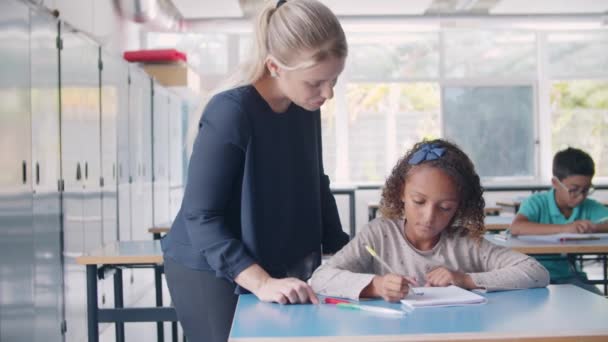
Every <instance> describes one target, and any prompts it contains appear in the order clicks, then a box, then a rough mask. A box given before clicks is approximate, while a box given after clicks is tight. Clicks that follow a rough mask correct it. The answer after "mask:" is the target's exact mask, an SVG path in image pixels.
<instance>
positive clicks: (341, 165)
mask: <svg viewBox="0 0 608 342" xmlns="http://www.w3.org/2000/svg"><path fill="white" fill-rule="evenodd" d="M338 93H339V92H337V94H338ZM335 102H337V101H332V102H331V104H328V105H327V106H326V107H324V108H323V109H322V113H323V114H322V115H323V117H324V118H326V119H324V120H323V134H324V135H323V137H324V141H323V148H324V150H323V151H324V158H325V159H324V160H325V162H324V163H325V170H326V172H327V173H328V174H330V175H336V176H337V180H338V181H339V182H382V181H384V178H385V177H386V175H387V174H388V173H389V172H390V169H391V168H392V167H393V165H394V164H395V162H396V161H397V159H398V158H400V157H401V156H403V155H404V154H405V152H406V151H407V150H408V149H409V148H411V147H412V145H413V144H414V143H415V142H416V141H418V140H420V139H422V138H436V137H438V136H439V133H440V127H439V86H438V85H437V84H436V83H350V84H348V85H347V86H346V113H348V114H347V120H346V122H347V123H346V129H347V133H346V134H347V141H346V145H347V146H346V148H345V151H346V152H347V157H346V158H344V156H343V155H341V153H336V152H335V151H338V150H339V147H338V146H333V145H332V144H336V141H337V140H336V139H335V138H332V136H334V134H333V132H335V131H336V129H335V128H337V129H339V128H340V127H337V126H336V127H335V128H334V126H333V125H334V123H339V120H334V119H335V118H334V113H336V106H335ZM328 132H329V133H328ZM343 151H344V150H343ZM340 158H341V159H340ZM336 170H344V171H342V172H339V171H338V172H336Z"/></svg>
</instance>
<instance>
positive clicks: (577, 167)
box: [553, 147, 595, 180]
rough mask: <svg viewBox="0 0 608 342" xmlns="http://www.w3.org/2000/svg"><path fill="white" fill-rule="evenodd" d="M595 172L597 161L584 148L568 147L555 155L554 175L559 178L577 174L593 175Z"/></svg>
mask: <svg viewBox="0 0 608 342" xmlns="http://www.w3.org/2000/svg"><path fill="white" fill-rule="evenodd" d="M594 174H595V163H594V162H593V159H591V156H589V154H587V152H585V151H583V150H579V149H578V148H572V147H568V148H567V149H565V150H561V151H559V152H557V153H556V154H555V156H554V157H553V176H554V177H556V178H557V179H559V180H562V179H564V178H566V177H570V176H575V175H578V176H589V177H593V175H594Z"/></svg>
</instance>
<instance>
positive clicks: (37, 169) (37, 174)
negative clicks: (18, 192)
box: [36, 162, 40, 185]
mask: <svg viewBox="0 0 608 342" xmlns="http://www.w3.org/2000/svg"><path fill="white" fill-rule="evenodd" d="M38 184H40V164H39V163H38V162H36V185H38Z"/></svg>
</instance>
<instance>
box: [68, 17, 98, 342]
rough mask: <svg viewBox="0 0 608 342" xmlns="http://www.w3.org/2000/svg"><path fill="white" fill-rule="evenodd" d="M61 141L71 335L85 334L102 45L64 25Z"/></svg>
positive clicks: (94, 241)
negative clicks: (82, 261) (83, 258)
mask: <svg viewBox="0 0 608 342" xmlns="http://www.w3.org/2000/svg"><path fill="white" fill-rule="evenodd" d="M61 38H62V41H63V49H62V50H61V141H62V143H61V146H62V154H61V155H62V172H63V174H62V177H63V179H64V183H65V191H64V194H63V230H64V234H63V242H64V256H65V258H64V278H65V284H64V293H65V316H66V321H67V325H68V330H67V335H66V340H67V341H73V340H79V339H81V338H84V336H86V334H85V333H86V312H85V310H86V296H83V289H85V288H86V287H85V272H84V271H85V269H84V267H83V266H81V265H77V264H76V262H75V258H76V257H77V256H79V255H81V254H82V253H83V252H85V251H86V250H89V249H94V248H96V247H98V246H99V245H100V244H101V195H100V187H99V174H100V170H99V169H100V152H99V149H100V145H99V144H100V135H99V130H100V126H99V125H100V123H99V115H100V113H99V69H98V47H97V46H96V45H95V44H93V43H92V42H91V41H89V40H88V39H86V38H84V37H83V36H82V35H80V34H78V33H77V32H74V31H72V30H71V29H70V28H69V27H68V26H67V25H64V24H62V26H61Z"/></svg>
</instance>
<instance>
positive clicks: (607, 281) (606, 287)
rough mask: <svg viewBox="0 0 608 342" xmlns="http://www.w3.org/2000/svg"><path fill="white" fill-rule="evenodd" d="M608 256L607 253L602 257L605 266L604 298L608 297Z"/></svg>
mask: <svg viewBox="0 0 608 342" xmlns="http://www.w3.org/2000/svg"><path fill="white" fill-rule="evenodd" d="M607 258H608V255H606V254H605V253H604V254H603V255H602V263H603V264H604V296H608V265H607V264H606V263H607V261H608V260H606V259H607Z"/></svg>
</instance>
